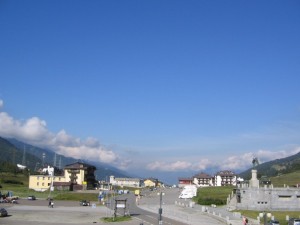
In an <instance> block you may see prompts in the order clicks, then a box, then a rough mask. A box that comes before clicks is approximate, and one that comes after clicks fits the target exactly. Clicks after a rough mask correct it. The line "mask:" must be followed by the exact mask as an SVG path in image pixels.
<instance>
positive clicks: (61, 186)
mask: <svg viewBox="0 0 300 225" xmlns="http://www.w3.org/2000/svg"><path fill="white" fill-rule="evenodd" d="M95 171H96V167H95V166H93V165H89V164H87V163H82V162H76V163H73V164H69V165H66V166H65V167H64V169H63V173H62V174H61V173H60V174H55V171H54V168H53V167H50V166H48V168H44V169H42V170H40V172H39V174H35V175H30V176H29V189H33V190H35V191H46V190H49V188H52V189H56V190H69V191H73V190H91V189H98V188H101V189H110V188H111V187H114V186H120V187H133V188H141V187H161V186H165V184H164V183H163V182H162V181H159V180H158V179H156V178H147V179H140V178H128V177H115V176H113V175H112V176H110V178H109V181H98V180H96V178H95V174H94V173H95ZM241 180H242V179H241V178H238V177H237V175H236V174H235V173H233V172H231V171H220V172H218V173H217V174H215V175H214V176H210V175H208V174H206V173H199V174H197V175H195V176H193V177H192V178H179V179H178V187H184V186H186V185H195V186H196V187H207V186H228V185H236V184H237V182H239V181H241Z"/></svg>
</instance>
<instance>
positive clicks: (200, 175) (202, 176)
mask: <svg viewBox="0 0 300 225" xmlns="http://www.w3.org/2000/svg"><path fill="white" fill-rule="evenodd" d="M194 178H200V179H211V178H212V176H211V175H208V174H207V173H203V172H201V173H199V174H196V175H195V176H194Z"/></svg>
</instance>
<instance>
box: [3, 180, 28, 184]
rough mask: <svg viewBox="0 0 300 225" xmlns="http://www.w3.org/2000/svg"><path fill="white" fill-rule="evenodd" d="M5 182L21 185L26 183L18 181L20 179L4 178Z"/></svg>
mask: <svg viewBox="0 0 300 225" xmlns="http://www.w3.org/2000/svg"><path fill="white" fill-rule="evenodd" d="M2 182H3V183H5V184H19V185H24V183H23V182H21V181H18V180H2Z"/></svg>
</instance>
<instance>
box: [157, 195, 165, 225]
mask: <svg viewBox="0 0 300 225" xmlns="http://www.w3.org/2000/svg"><path fill="white" fill-rule="evenodd" d="M157 195H159V209H158V224H159V225H162V224H163V221H162V207H161V205H162V196H163V195H165V193H163V192H159V193H157Z"/></svg>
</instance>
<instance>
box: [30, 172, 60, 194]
mask: <svg viewBox="0 0 300 225" xmlns="http://www.w3.org/2000/svg"><path fill="white" fill-rule="evenodd" d="M52 179H53V182H65V177H63V176H54V177H53V178H52V177H51V176H49V175H31V176H29V189H33V190H35V191H46V190H49V188H50V186H51V182H52Z"/></svg>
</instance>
